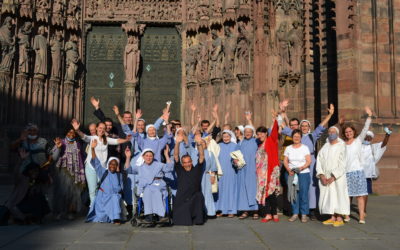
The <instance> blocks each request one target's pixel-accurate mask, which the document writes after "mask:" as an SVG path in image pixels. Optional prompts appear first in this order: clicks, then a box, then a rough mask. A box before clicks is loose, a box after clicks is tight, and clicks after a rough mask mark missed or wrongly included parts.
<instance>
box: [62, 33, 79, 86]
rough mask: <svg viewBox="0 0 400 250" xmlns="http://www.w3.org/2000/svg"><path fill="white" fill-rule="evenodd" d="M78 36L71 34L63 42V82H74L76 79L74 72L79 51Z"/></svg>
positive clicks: (76, 68)
mask: <svg viewBox="0 0 400 250" xmlns="http://www.w3.org/2000/svg"><path fill="white" fill-rule="evenodd" d="M77 43H78V37H77V36H76V35H71V38H70V39H69V41H68V42H67V43H66V44H65V55H66V56H65V57H66V58H65V64H66V70H65V77H64V81H65V82H70V83H74V82H75V81H76V73H77V71H78V62H79V52H78V44H77Z"/></svg>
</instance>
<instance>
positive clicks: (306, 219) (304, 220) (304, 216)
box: [301, 215, 308, 223]
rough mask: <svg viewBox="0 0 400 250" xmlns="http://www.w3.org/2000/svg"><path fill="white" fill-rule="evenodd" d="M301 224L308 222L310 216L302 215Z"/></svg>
mask: <svg viewBox="0 0 400 250" xmlns="http://www.w3.org/2000/svg"><path fill="white" fill-rule="evenodd" d="M301 222H303V223H306V222H308V216H307V215H302V216H301Z"/></svg>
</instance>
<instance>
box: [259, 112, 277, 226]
mask: <svg viewBox="0 0 400 250" xmlns="http://www.w3.org/2000/svg"><path fill="white" fill-rule="evenodd" d="M275 118H276V115H275V114H274V115H273V119H274V123H273V127H272V129H271V134H270V135H269V136H268V130H267V128H266V127H259V128H258V129H257V131H256V132H257V138H258V140H259V148H258V150H257V154H256V171H257V196H256V198H257V201H258V203H259V205H260V212H261V213H262V214H265V217H264V218H263V219H262V220H261V222H268V221H270V220H272V219H273V220H274V221H275V222H278V221H279V217H278V213H277V199H276V197H277V195H278V194H279V191H280V182H279V176H280V168H279V158H278V123H277V121H276V120H275Z"/></svg>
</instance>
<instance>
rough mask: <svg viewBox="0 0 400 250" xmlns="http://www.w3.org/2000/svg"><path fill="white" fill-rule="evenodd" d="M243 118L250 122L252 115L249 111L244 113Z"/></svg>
mask: <svg viewBox="0 0 400 250" xmlns="http://www.w3.org/2000/svg"><path fill="white" fill-rule="evenodd" d="M244 116H245V117H246V121H251V116H252V113H251V112H250V111H246V112H244Z"/></svg>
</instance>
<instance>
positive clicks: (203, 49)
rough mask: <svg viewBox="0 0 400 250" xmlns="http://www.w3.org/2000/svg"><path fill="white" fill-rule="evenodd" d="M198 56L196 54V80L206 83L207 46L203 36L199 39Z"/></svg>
mask: <svg viewBox="0 0 400 250" xmlns="http://www.w3.org/2000/svg"><path fill="white" fill-rule="evenodd" d="M199 41H200V42H199V54H198V59H197V61H198V65H199V67H198V69H197V70H198V71H197V73H198V78H197V79H198V80H199V81H200V82H204V81H208V60H209V54H208V46H207V41H206V37H205V35H203V36H201V37H200V39H199Z"/></svg>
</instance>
